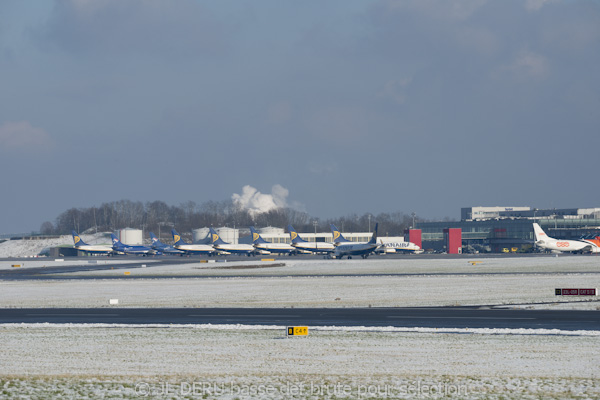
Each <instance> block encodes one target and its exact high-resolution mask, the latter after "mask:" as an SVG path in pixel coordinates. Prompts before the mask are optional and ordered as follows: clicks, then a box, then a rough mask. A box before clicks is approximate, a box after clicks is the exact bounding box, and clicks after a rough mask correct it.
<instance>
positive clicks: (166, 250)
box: [150, 232, 185, 254]
mask: <svg viewBox="0 0 600 400" xmlns="http://www.w3.org/2000/svg"><path fill="white" fill-rule="evenodd" d="M150 239H152V248H153V249H154V250H158V251H160V252H161V253H163V254H185V253H184V252H183V251H181V250H177V249H176V248H175V247H173V246H169V245H167V244H164V243H163V242H161V241H160V240H159V239H158V238H157V237H156V236H155V235H154V233H152V232H150Z"/></svg>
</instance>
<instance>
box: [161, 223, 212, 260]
mask: <svg viewBox="0 0 600 400" xmlns="http://www.w3.org/2000/svg"><path fill="white" fill-rule="evenodd" d="M171 234H172V235H173V247H175V249H177V250H180V251H183V252H184V253H185V254H208V255H211V254H213V253H214V252H215V249H214V248H213V247H212V246H209V245H207V244H190V243H186V242H185V241H184V240H183V239H182V238H181V236H180V235H179V233H177V231H176V230H175V229H171Z"/></svg>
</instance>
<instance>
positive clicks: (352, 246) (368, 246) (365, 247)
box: [331, 224, 379, 259]
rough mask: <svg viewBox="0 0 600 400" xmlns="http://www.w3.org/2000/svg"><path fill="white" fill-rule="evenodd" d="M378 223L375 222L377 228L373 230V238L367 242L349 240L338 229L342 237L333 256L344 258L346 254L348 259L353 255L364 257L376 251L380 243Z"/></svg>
mask: <svg viewBox="0 0 600 400" xmlns="http://www.w3.org/2000/svg"><path fill="white" fill-rule="evenodd" d="M377 225H379V224H375V230H374V231H373V236H371V240H369V241H368V242H366V243H358V242H351V241H349V240H346V239H345V238H344V236H342V234H341V233H340V232H339V231H338V233H339V237H338V239H340V240H338V243H339V244H338V245H337V246H335V250H334V251H333V254H332V256H331V257H332V258H339V259H342V258H343V257H344V256H347V257H348V259H351V258H352V256H361V257H362V258H367V257H369V254H371V253H372V252H374V251H375V250H376V249H377V247H379V245H378V244H377ZM332 226H333V225H332ZM332 229H333V228H332ZM336 230H337V229H336ZM334 237H335V235H334Z"/></svg>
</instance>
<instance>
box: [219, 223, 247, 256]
mask: <svg viewBox="0 0 600 400" xmlns="http://www.w3.org/2000/svg"><path fill="white" fill-rule="evenodd" d="M208 230H209V232H210V237H211V243H212V245H213V247H214V248H215V250H217V251H219V252H224V253H234V254H246V255H247V256H248V257H250V256H252V255H254V254H255V253H256V249H255V248H254V246H252V245H251V244H231V243H227V242H224V241H223V240H222V239H221V238H220V237H219V234H218V233H217V232H215V230H214V229H213V228H209V229H208Z"/></svg>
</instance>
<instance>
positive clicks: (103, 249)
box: [71, 231, 113, 254]
mask: <svg viewBox="0 0 600 400" xmlns="http://www.w3.org/2000/svg"><path fill="white" fill-rule="evenodd" d="M71 234H72V235H73V243H74V246H73V247H74V248H76V249H77V250H80V251H85V252H86V253H101V254H110V253H112V252H113V248H112V247H111V246H102V245H93V244H87V243H85V242H84V241H83V240H82V239H81V237H80V236H79V235H78V234H77V232H75V231H71Z"/></svg>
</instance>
